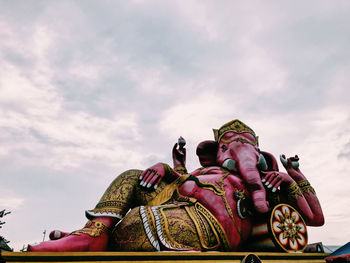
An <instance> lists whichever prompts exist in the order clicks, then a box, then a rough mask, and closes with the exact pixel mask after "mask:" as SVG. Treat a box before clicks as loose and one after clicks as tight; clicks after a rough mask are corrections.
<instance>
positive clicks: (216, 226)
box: [86, 170, 230, 251]
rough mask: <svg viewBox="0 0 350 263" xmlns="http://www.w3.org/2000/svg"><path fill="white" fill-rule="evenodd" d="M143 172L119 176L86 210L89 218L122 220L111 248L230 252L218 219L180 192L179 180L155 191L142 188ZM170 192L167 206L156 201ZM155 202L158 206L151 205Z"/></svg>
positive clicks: (114, 234)
mask: <svg viewBox="0 0 350 263" xmlns="http://www.w3.org/2000/svg"><path fill="white" fill-rule="evenodd" d="M141 173H142V171H141V170H129V171H126V172H124V173H122V174H121V175H119V176H118V177H117V178H116V179H115V180H114V181H113V182H112V183H111V185H110V186H109V187H108V188H107V190H106V191H105V193H104V194H103V196H102V198H101V199H100V201H99V202H98V204H97V205H96V207H95V208H94V209H92V210H88V211H86V216H87V217H88V218H89V219H92V218H94V217H98V216H111V217H116V218H119V219H122V220H121V221H120V222H119V223H118V224H117V225H116V227H115V229H114V231H113V233H112V236H111V239H112V242H111V249H113V250H119V251H136V250H137V251H160V250H180V251H181V250H185V251H186V250H197V251H200V250H201V251H205V250H226V251H228V250H230V247H229V243H228V239H227V237H226V234H225V232H224V230H223V228H222V226H221V225H220V223H219V222H218V221H217V220H216V218H215V217H214V216H213V215H212V214H211V213H210V212H209V211H208V210H207V209H206V208H205V207H204V206H202V205H201V204H200V203H199V202H196V200H195V199H194V200H192V199H190V198H187V197H184V196H181V195H180V194H179V193H178V191H177V187H178V186H179V185H178V184H179V181H181V179H180V178H179V180H175V181H174V182H173V183H171V184H169V183H167V182H165V181H162V182H161V183H160V185H159V187H158V188H157V189H156V190H154V189H148V188H144V187H140V186H139V176H140V174H141ZM169 189H170V190H171V191H170V192H171V193H172V196H171V198H170V199H169V200H168V198H165V199H164V200H167V201H166V203H165V204H162V201H160V203H158V202H154V201H155V200H158V199H159V198H156V197H157V196H158V197H159V196H162V195H163V194H164V192H169ZM174 189H175V190H174ZM163 190H164V191H163ZM161 192H163V193H162V194H160V195H159V193H161ZM152 201H153V202H152ZM153 203H158V204H159V205H150V204H153ZM130 209H131V210H130ZM129 210H130V211H129Z"/></svg>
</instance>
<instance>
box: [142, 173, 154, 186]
mask: <svg viewBox="0 0 350 263" xmlns="http://www.w3.org/2000/svg"><path fill="white" fill-rule="evenodd" d="M151 174H152V169H147V170H146V172H145V173H144V175H143V177H142V179H141V182H140V185H141V186H146V184H147V183H146V182H147V179H148V177H149V176H150V175H151Z"/></svg>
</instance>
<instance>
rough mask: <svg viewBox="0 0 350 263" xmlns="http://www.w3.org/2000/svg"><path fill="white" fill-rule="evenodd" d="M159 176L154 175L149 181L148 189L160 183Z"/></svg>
mask: <svg viewBox="0 0 350 263" xmlns="http://www.w3.org/2000/svg"><path fill="white" fill-rule="evenodd" d="M159 177H160V176H159V174H158V173H157V174H155V175H153V177H152V179H151V180H149V181H148V184H147V188H150V187H151V186H154V185H155V183H156V182H158V179H159Z"/></svg>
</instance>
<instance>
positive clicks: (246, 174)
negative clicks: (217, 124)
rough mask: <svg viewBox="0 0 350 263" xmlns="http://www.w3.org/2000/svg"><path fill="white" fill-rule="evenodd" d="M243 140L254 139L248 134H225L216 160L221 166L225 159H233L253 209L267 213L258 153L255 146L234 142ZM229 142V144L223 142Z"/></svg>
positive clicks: (252, 140)
mask: <svg viewBox="0 0 350 263" xmlns="http://www.w3.org/2000/svg"><path fill="white" fill-rule="evenodd" d="M239 137H241V138H243V139H246V140H249V141H250V142H254V140H255V138H254V137H253V136H252V135H251V134H250V133H243V134H236V133H234V132H227V133H225V134H224V136H223V137H222V138H221V140H220V142H219V149H218V152H217V155H216V159H217V162H218V164H219V165H221V166H222V164H223V163H224V161H225V160H226V159H233V160H235V161H236V162H237V165H238V167H237V169H238V172H239V173H240V174H241V175H242V177H243V180H244V181H245V182H246V184H247V187H248V189H249V190H250V191H251V195H252V199H253V203H254V207H255V209H256V211H257V212H259V213H266V212H268V209H269V207H268V202H267V201H266V192H265V188H264V186H263V184H262V182H261V178H260V173H259V170H258V168H257V163H258V160H259V153H258V148H257V146H253V145H251V144H249V143H242V142H241V141H234V139H237V138H239ZM223 141H229V142H226V143H225V142H223Z"/></svg>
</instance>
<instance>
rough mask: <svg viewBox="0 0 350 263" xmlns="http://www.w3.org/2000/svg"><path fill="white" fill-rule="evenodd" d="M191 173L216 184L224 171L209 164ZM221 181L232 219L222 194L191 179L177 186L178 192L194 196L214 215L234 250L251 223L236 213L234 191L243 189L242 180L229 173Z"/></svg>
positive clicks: (244, 237)
mask: <svg viewBox="0 0 350 263" xmlns="http://www.w3.org/2000/svg"><path fill="white" fill-rule="evenodd" d="M191 174H192V175H194V174H196V176H197V178H198V180H200V181H201V182H203V183H211V184H214V185H216V184H217V182H218V181H219V180H220V179H221V178H222V176H223V175H224V172H223V170H222V169H221V168H220V167H218V166H216V167H214V166H211V167H209V168H205V169H201V170H196V171H195V172H193V173H191ZM223 183H224V185H225V186H224V189H225V197H226V201H227V204H228V205H229V207H230V211H231V212H232V216H233V218H234V219H232V217H231V215H230V214H229V212H228V211H229V210H228V209H227V207H226V204H225V202H224V201H223V197H222V196H220V195H217V194H216V193H214V192H213V191H211V190H208V189H204V188H202V187H200V186H198V185H197V184H196V183H195V182H194V181H192V180H189V181H186V182H185V183H183V184H182V185H181V186H180V188H179V192H180V194H182V195H184V196H188V197H194V198H196V199H197V200H198V201H199V202H200V203H201V204H203V205H204V206H205V207H206V208H207V209H208V210H209V211H210V212H211V213H212V214H213V215H214V216H215V218H216V219H217V220H218V221H219V222H220V224H221V225H222V227H223V228H224V230H225V233H226V235H227V237H228V240H229V243H230V245H231V248H232V250H233V251H235V250H237V249H239V246H240V245H241V244H242V242H243V241H244V240H246V239H247V238H248V237H249V235H250V232H251V224H252V223H251V220H250V218H247V219H245V220H241V219H240V218H239V217H238V214H237V201H236V200H235V198H234V193H235V191H236V190H237V189H240V190H245V184H244V182H243V180H242V179H241V178H239V177H237V176H235V175H233V174H229V175H228V176H227V177H226V178H225V179H224V180H223ZM245 192H246V191H245ZM246 193H247V192H246ZM247 194H248V193H247ZM235 224H237V226H238V228H239V230H240V232H239V231H238V230H237V228H236V225H235Z"/></svg>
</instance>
